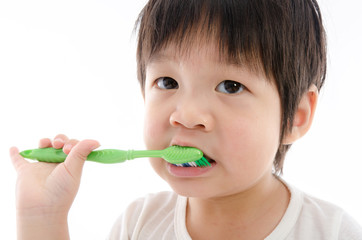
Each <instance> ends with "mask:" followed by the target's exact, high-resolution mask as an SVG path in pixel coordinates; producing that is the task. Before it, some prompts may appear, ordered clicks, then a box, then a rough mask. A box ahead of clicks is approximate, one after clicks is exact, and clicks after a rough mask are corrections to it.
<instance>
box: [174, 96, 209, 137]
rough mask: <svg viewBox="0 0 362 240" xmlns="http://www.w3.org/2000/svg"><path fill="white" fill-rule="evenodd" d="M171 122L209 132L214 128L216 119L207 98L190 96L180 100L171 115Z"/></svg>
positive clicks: (176, 125)
mask: <svg viewBox="0 0 362 240" xmlns="http://www.w3.org/2000/svg"><path fill="white" fill-rule="evenodd" d="M170 124H171V126H173V127H184V128H187V129H195V130H196V129H197V130H202V131H205V132H208V131H211V130H212V129H213V128H214V124H215V120H214V118H213V116H212V111H211V109H210V105H209V104H208V103H207V100H206V101H205V100H201V99H197V100H196V99H193V98H189V99H183V100H180V101H179V102H178V104H177V106H176V108H175V110H174V111H173V112H172V113H171V115H170Z"/></svg>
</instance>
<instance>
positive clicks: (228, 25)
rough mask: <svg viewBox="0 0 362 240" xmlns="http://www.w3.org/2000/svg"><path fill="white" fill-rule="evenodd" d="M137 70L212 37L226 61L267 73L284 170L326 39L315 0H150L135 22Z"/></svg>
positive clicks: (318, 77) (322, 71)
mask: <svg viewBox="0 0 362 240" xmlns="http://www.w3.org/2000/svg"><path fill="white" fill-rule="evenodd" d="M136 26H137V27H138V47H137V64H138V67H137V70H138V80H139V82H140V84H141V88H142V91H143V90H144V82H145V67H146V64H147V61H148V60H149V58H150V57H152V56H153V54H155V53H157V52H158V51H159V50H160V49H162V48H163V47H165V46H167V45H168V44H170V43H172V44H176V45H177V46H180V47H182V48H183V49H187V47H188V46H189V45H191V43H193V42H194V39H195V37H197V36H198V35H199V34H202V36H203V37H204V38H203V39H213V41H216V43H217V44H218V47H219V49H220V56H223V57H224V58H225V60H227V61H229V62H233V63H238V64H248V65H249V66H250V67H254V69H255V68H258V69H260V70H262V71H264V73H265V75H266V76H267V77H268V79H271V80H273V81H275V83H276V86H277V88H278V91H279V96H280V99H281V105H282V120H281V133H280V145H279V149H278V152H277V153H276V156H275V159H274V168H275V171H276V173H277V174H280V173H282V168H283V162H284V158H285V154H286V152H287V151H288V149H289V148H290V145H284V144H282V143H281V142H282V139H283V137H284V136H285V134H286V133H287V132H288V131H290V130H291V127H292V123H293V119H294V115H295V111H296V108H297V106H298V103H299V101H300V99H301V96H302V95H303V94H304V93H305V92H306V91H307V90H308V88H309V87H310V86H311V85H312V84H315V85H316V86H317V88H318V90H320V88H321V87H322V85H323V83H324V80H325V76H326V37H325V31H324V28H323V25H322V18H321V13H320V10H319V7H318V4H317V2H316V0H150V1H149V2H148V3H147V5H146V6H145V7H144V9H143V10H142V12H141V13H140V15H139V18H138V20H137V22H136Z"/></svg>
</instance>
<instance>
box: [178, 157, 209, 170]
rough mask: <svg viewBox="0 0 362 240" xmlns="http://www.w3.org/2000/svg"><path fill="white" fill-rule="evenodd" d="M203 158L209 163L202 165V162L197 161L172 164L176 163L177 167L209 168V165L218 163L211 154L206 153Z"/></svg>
mask: <svg viewBox="0 0 362 240" xmlns="http://www.w3.org/2000/svg"><path fill="white" fill-rule="evenodd" d="M203 158H204V160H205V159H206V161H207V162H208V164H207V163H205V164H202V165H200V163H197V162H188V163H182V164H172V165H174V166H176V167H186V168H190V167H193V168H195V167H198V168H207V167H211V166H213V165H215V164H216V161H215V160H213V159H211V158H210V157H209V156H207V155H205V154H204V156H203ZM198 161H200V160H198Z"/></svg>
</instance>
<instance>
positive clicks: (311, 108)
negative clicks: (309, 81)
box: [282, 84, 318, 145]
mask: <svg viewBox="0 0 362 240" xmlns="http://www.w3.org/2000/svg"><path fill="white" fill-rule="evenodd" d="M317 101H318V89H317V87H316V86H315V85H314V84H313V85H312V86H311V87H310V88H309V90H308V91H307V92H306V93H305V94H304V95H303V96H302V98H301V100H300V102H299V104H298V107H297V111H296V113H295V116H294V120H293V126H292V129H291V131H289V132H288V133H287V134H285V136H284V139H283V141H282V143H283V144H286V145H288V144H292V143H293V142H295V141H296V140H298V139H299V138H301V137H302V136H304V134H306V133H307V132H308V130H309V128H310V127H311V125H312V122H313V117H314V113H315V109H316V106H317Z"/></svg>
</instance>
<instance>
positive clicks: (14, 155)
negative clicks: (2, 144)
mask: <svg viewBox="0 0 362 240" xmlns="http://www.w3.org/2000/svg"><path fill="white" fill-rule="evenodd" d="M9 153H10V158H11V161H12V163H13V166H14V168H15V170H16V171H18V170H19V169H20V168H21V167H22V166H23V165H25V164H29V163H28V162H27V161H26V160H25V159H24V158H23V157H22V156H20V154H19V150H18V149H17V148H16V147H11V148H10V150H9Z"/></svg>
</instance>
